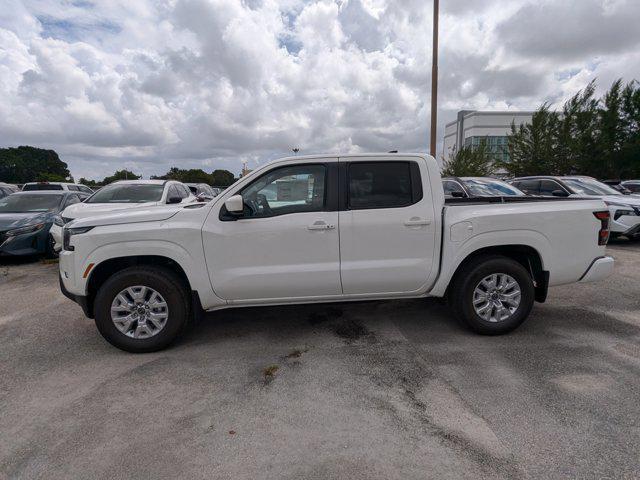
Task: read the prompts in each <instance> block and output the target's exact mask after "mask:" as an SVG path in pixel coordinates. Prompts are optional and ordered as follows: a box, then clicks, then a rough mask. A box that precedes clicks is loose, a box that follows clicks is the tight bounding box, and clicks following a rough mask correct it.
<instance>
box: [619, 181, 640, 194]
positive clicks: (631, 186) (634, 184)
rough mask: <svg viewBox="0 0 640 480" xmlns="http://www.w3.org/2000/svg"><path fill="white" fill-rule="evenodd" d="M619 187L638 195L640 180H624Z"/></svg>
mask: <svg viewBox="0 0 640 480" xmlns="http://www.w3.org/2000/svg"><path fill="white" fill-rule="evenodd" d="M620 185H622V186H623V187H624V188H626V189H627V190H630V191H631V193H640V180H625V181H624V182H620Z"/></svg>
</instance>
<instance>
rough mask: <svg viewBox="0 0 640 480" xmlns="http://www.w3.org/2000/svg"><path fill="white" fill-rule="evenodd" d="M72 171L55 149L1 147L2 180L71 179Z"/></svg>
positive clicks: (0, 178) (19, 181)
mask: <svg viewBox="0 0 640 480" xmlns="http://www.w3.org/2000/svg"><path fill="white" fill-rule="evenodd" d="M69 180H72V178H71V173H70V172H69V168H68V166H67V164H66V163H65V162H63V161H62V160H60V157H58V154H57V153H56V152H55V151H53V150H45V149H42V148H35V147H29V146H20V147H15V148H0V181H3V182H8V183H26V182H33V181H60V182H64V181H69Z"/></svg>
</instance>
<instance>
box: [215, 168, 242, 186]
mask: <svg viewBox="0 0 640 480" xmlns="http://www.w3.org/2000/svg"><path fill="white" fill-rule="evenodd" d="M211 177H212V178H211V185H215V186H217V187H228V186H229V185H231V184H232V183H233V182H235V181H236V178H235V177H234V175H233V173H231V172H230V171H229V170H220V169H218V170H214V171H213V172H212V173H211Z"/></svg>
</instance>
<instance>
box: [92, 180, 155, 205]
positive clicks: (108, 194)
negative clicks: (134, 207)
mask: <svg viewBox="0 0 640 480" xmlns="http://www.w3.org/2000/svg"><path fill="white" fill-rule="evenodd" d="M163 190H164V185H139V184H138V185H136V184H124V185H117V184H116V185H107V186H106V187H104V188H101V189H100V190H98V191H97V192H96V193H94V194H93V195H92V196H91V197H89V199H88V200H87V201H86V202H85V203H145V202H158V201H160V199H161V198H162V191H163Z"/></svg>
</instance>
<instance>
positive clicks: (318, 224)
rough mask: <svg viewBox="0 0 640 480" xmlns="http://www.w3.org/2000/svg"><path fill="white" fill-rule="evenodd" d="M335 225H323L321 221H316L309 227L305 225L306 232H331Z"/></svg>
mask: <svg viewBox="0 0 640 480" xmlns="http://www.w3.org/2000/svg"><path fill="white" fill-rule="evenodd" d="M334 228H336V226H335V225H332V224H330V223H324V222H323V221H322V220H318V221H317V222H314V223H313V224H311V225H307V230H333V229H334Z"/></svg>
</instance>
